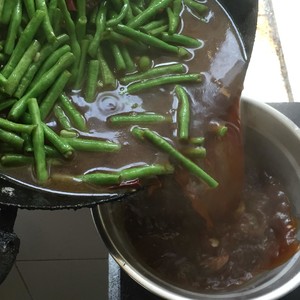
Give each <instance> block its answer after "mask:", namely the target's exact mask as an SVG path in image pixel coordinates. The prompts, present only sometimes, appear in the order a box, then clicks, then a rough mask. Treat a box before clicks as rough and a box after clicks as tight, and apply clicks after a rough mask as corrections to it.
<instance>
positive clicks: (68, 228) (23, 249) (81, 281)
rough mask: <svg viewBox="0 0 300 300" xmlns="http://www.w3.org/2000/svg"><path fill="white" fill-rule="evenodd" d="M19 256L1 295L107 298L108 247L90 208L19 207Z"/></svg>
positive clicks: (4, 299)
mask: <svg viewBox="0 0 300 300" xmlns="http://www.w3.org/2000/svg"><path fill="white" fill-rule="evenodd" d="M15 232H16V233H17V235H18V236H19V238H20V239H21V246H20V253H19V255H18V257H17V262H16V264H15V266H14V268H13V270H12V271H11V273H10V274H9V276H8V278H7V279H6V280H5V282H4V283H3V284H2V285H1V286H0V299H1V300H48V299H49V300H54V299H55V300H60V299H61V300H84V299H87V300H94V299H97V300H105V299H107V290H108V288H107V281H108V277H107V274H108V273H107V256H108V254H107V250H106V248H105V246H104V244H103V242H102V240H101V239H100V237H99V235H98V232H97V231H96V229H95V227H94V223H93V220H92V218H91V213H90V210H89V209H80V210H77V211H74V210H63V211H28V210H19V211H18V216H17V219H16V224H15Z"/></svg>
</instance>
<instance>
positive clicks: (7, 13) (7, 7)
mask: <svg viewBox="0 0 300 300" xmlns="http://www.w3.org/2000/svg"><path fill="white" fill-rule="evenodd" d="M16 2H17V0H9V1H5V2H4V7H3V10H2V15H1V16H0V17H1V22H2V24H8V23H9V21H10V20H11V16H12V12H13V10H14V8H15V6H16Z"/></svg>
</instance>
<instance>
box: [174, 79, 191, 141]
mask: <svg viewBox="0 0 300 300" xmlns="http://www.w3.org/2000/svg"><path fill="white" fill-rule="evenodd" d="M175 93H176V95H177V98H178V101H179V105H178V116H177V123H178V137H179V139H180V140H182V141H186V140H188V138H189V131H190V130H189V128H190V102H189V96H188V94H187V92H186V90H185V89H184V88H183V87H182V86H180V85H177V86H176V87H175Z"/></svg>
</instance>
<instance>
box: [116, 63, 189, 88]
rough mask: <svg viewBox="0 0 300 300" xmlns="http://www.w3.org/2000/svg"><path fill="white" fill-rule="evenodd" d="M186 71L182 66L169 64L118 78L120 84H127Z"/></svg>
mask: <svg viewBox="0 0 300 300" xmlns="http://www.w3.org/2000/svg"><path fill="white" fill-rule="evenodd" d="M185 70H186V68H185V66H184V64H170V65H165V66H158V67H154V68H151V69H149V70H147V71H145V72H141V73H134V74H132V75H127V76H124V77H122V78H120V82H122V83H123V84H129V83H131V82H133V81H138V80H144V79H151V78H155V77H158V76H161V75H169V74H176V73H184V72H185Z"/></svg>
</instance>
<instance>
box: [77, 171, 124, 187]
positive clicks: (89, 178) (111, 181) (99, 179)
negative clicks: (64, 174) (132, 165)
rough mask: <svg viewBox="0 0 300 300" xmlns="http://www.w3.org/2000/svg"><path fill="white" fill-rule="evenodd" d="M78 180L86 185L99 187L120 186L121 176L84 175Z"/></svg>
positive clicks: (99, 173)
mask: <svg viewBox="0 0 300 300" xmlns="http://www.w3.org/2000/svg"><path fill="white" fill-rule="evenodd" d="M77 178H78V179H80V180H82V181H83V182H85V183H89V184H97V185H104V186H110V185H119V181H120V175H119V174H118V173H104V172H103V173H101V172H97V173H88V174H84V175H80V176H77Z"/></svg>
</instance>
